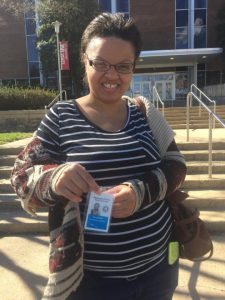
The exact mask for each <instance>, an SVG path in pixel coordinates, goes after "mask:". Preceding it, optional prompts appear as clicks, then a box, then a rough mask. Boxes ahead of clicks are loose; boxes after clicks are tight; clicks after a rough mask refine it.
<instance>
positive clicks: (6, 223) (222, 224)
mask: <svg viewBox="0 0 225 300" xmlns="http://www.w3.org/2000/svg"><path fill="white" fill-rule="evenodd" d="M200 217H201V219H202V220H203V221H204V222H205V223H206V226H207V228H208V229H209V231H210V232H214V233H215V232H216V233H219V232H224V231H225V210H215V209H213V210H210V211H209V210H201V211H200ZM21 233H36V234H37V233H38V234H40V233H48V224H47V212H39V213H37V216H36V217H33V216H30V215H29V214H28V213H26V212H25V211H15V210H12V211H2V212H1V213H0V234H10V235H12V234H21Z"/></svg>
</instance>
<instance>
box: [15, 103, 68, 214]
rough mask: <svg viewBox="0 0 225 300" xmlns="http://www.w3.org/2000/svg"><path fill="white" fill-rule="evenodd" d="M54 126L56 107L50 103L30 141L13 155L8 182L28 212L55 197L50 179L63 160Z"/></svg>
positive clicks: (56, 119)
mask: <svg viewBox="0 0 225 300" xmlns="http://www.w3.org/2000/svg"><path fill="white" fill-rule="evenodd" d="M58 128H59V127H58V115H57V107H53V108H52V109H51V110H50V111H49V112H48V114H47V115H46V116H45V117H44V119H43V120H42V122H41V124H40V126H39V128H38V131H37V132H36V133H35V135H34V137H33V138H32V140H31V142H30V143H29V144H28V145H27V146H26V147H25V148H24V149H23V151H22V152H21V153H19V155H18V156H17V158H16V161H15V164H14V167H13V170H12V174H11V185H12V187H13V188H14V190H15V192H16V193H17V195H18V196H19V197H20V199H21V200H22V206H23V208H24V209H25V210H26V211H27V212H29V213H31V214H35V211H36V209H37V208H38V207H43V206H52V205H55V202H56V201H57V196H56V195H54V194H53V192H52V191H51V181H52V178H53V177H54V174H55V173H56V172H57V169H58V168H60V167H61V166H62V163H63V160H62V157H61V155H60V151H59V149H60V147H59V138H58V130H59V129H58ZM59 165H61V166H59ZM60 198H62V197H60Z"/></svg>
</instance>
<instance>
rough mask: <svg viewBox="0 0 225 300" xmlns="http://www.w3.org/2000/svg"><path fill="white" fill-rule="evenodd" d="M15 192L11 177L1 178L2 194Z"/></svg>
mask: <svg viewBox="0 0 225 300" xmlns="http://www.w3.org/2000/svg"><path fill="white" fill-rule="evenodd" d="M13 192H14V190H13V188H12V187H11V184H10V180H9V179H0V194H12V193H13Z"/></svg>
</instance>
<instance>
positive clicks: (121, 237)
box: [37, 102, 172, 278]
mask: <svg viewBox="0 0 225 300" xmlns="http://www.w3.org/2000/svg"><path fill="white" fill-rule="evenodd" d="M37 136H38V138H39V139H41V140H42V142H43V144H44V146H45V148H46V149H47V150H48V151H49V152H50V153H51V155H54V156H55V158H56V159H57V160H58V161H59V162H60V163H65V162H79V163H81V164H82V165H83V166H84V167H85V168H86V170H87V171H88V172H90V174H91V175H92V176H93V177H94V178H95V180H96V181H97V182H98V184H99V185H100V186H112V185H117V184H120V183H122V182H124V181H129V180H133V179H139V180H142V179H143V178H144V174H145V173H146V172H147V171H149V170H155V169H156V168H157V167H158V166H159V164H160V154H159V151H158V149H157V146H156V143H155V140H154V137H153V134H152V132H151V130H150V129H149V125H148V123H147V121H146V118H145V117H144V116H143V114H142V113H141V112H140V111H139V110H138V109H137V107H136V105H134V104H132V103H130V102H128V119H127V122H126V125H125V126H124V128H122V129H121V130H119V131H117V132H113V133H110V132H106V131H104V130H102V129H100V128H98V127H97V126H95V125H94V124H92V123H91V122H90V121H89V120H88V119H87V118H86V117H85V116H84V115H83V114H82V113H81V112H80V110H79V108H78V107H77V106H76V104H74V103H72V102H60V103H58V104H56V105H55V106H53V107H52V108H51V110H50V111H49V113H48V116H46V117H45V118H44V120H43V121H42V123H41V125H40V127H39V129H38V132H37ZM85 202H86V201H85V199H84V201H83V202H82V204H81V206H80V209H81V217H83V215H84V211H85ZM171 226H172V219H171V215H170V211H169V208H168V205H167V203H166V202H165V201H160V202H155V203H151V204H149V205H148V206H145V207H144V208H142V209H140V210H138V211H137V212H136V213H135V214H133V215H132V216H130V217H129V218H125V219H113V218H112V220H111V226H110V232H109V233H96V232H85V233H84V240H85V244H84V266H85V268H86V269H88V270H91V271H94V272H98V273H99V274H101V275H102V276H106V277H116V278H121V277H129V276H136V275H138V274H141V273H143V272H146V271H147V270H149V269H151V268H153V267H154V266H155V265H157V264H159V263H160V262H161V261H162V259H163V258H164V257H165V255H166V249H167V245H168V240H169V238H170V234H171Z"/></svg>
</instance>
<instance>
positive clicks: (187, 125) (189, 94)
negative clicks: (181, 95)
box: [186, 93, 191, 142]
mask: <svg viewBox="0 0 225 300" xmlns="http://www.w3.org/2000/svg"><path fill="white" fill-rule="evenodd" d="M190 96H191V93H188V94H187V109H186V114H187V115H186V129H187V142H189V127H190V126H189V125H190Z"/></svg>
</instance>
